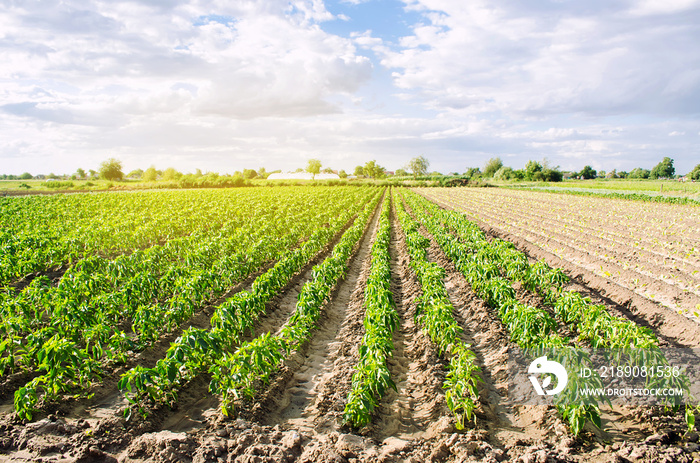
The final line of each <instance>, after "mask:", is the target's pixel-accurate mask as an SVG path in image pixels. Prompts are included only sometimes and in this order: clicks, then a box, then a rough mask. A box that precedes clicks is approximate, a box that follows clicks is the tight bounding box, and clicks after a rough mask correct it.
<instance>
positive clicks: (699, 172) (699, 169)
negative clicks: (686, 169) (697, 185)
mask: <svg viewBox="0 0 700 463" xmlns="http://www.w3.org/2000/svg"><path fill="white" fill-rule="evenodd" d="M688 177H690V179H691V180H700V164H698V165H697V166H695V168H694V169H693V170H691V171H690V173H689V174H688Z"/></svg>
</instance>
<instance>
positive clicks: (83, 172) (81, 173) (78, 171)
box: [75, 168, 85, 178]
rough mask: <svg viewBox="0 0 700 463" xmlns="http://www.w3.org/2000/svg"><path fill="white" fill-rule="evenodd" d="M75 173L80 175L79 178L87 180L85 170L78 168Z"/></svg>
mask: <svg viewBox="0 0 700 463" xmlns="http://www.w3.org/2000/svg"><path fill="white" fill-rule="evenodd" d="M75 173H76V174H77V175H78V178H85V171H84V170H83V169H80V168H78V170H76V171H75Z"/></svg>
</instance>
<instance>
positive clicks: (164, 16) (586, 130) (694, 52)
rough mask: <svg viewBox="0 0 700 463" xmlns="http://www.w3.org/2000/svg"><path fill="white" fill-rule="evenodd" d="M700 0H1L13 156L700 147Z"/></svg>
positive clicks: (691, 158) (558, 157)
mask: <svg viewBox="0 0 700 463" xmlns="http://www.w3.org/2000/svg"><path fill="white" fill-rule="evenodd" d="M698 44H700V0H640V1H632V0H627V1H618V0H587V1H584V2H581V1H574V0H551V1H545V0H532V1H525V2H524V1H521V0H470V1H464V0H404V1H392V0H383V1H373V0H369V1H363V0H329V1H325V2H324V1H322V0H260V1H248V0H241V1H237V0H212V1H205V0H196V1H180V0H141V1H139V0H133V1H120V0H104V1H100V0H64V1H56V0H41V1H38V0H21V1H19V0H0V63H2V65H0V173H5V174H20V173H22V172H27V171H28V172H30V173H32V174H41V173H44V174H46V173H50V172H51V173H57V174H70V173H74V172H75V171H76V169H78V168H83V169H85V170H88V169H95V170H97V169H98V168H99V165H100V163H102V162H103V161H105V160H106V159H108V158H112V157H113V158H117V159H119V160H120V161H122V163H123V165H124V170H125V172H128V171H130V170H132V169H137V168H141V169H146V168H148V167H149V166H151V165H154V166H156V168H159V169H165V168H167V167H174V168H176V169H178V170H180V171H182V172H194V171H195V170H196V169H201V170H202V171H204V172H207V171H212V172H220V173H232V172H234V171H236V170H243V169H246V168H248V169H258V168H260V167H265V168H266V169H267V170H268V171H271V170H276V169H282V170H284V171H286V170H294V169H296V168H299V167H305V166H306V163H307V161H308V159H311V158H316V159H319V160H321V162H322V164H323V166H324V167H331V168H333V169H345V170H347V171H352V170H354V167H355V166H357V165H361V164H364V163H366V162H367V161H370V160H376V161H377V163H379V164H380V165H382V166H384V167H386V168H387V169H389V170H395V169H398V168H401V167H405V166H406V165H407V164H408V162H409V161H410V159H411V158H413V157H416V156H425V157H426V158H427V159H428V160H429V161H430V170H431V171H432V170H435V171H439V172H442V173H449V172H460V173H461V172H464V171H465V170H466V169H467V168H468V167H481V168H483V166H484V164H485V163H486V162H487V161H488V160H489V159H490V158H494V157H500V158H501V159H502V161H503V163H504V164H505V165H507V166H511V167H513V168H522V167H523V166H524V165H525V164H526V163H527V162H528V161H529V160H536V161H538V162H543V161H544V160H545V159H546V161H547V162H548V164H549V165H551V166H559V167H560V168H561V169H563V170H580V169H581V168H583V167H584V166H585V165H591V166H592V167H593V168H595V169H597V170H601V169H602V170H607V171H610V170H612V169H617V170H626V171H629V170H631V169H633V168H635V167H643V168H646V169H651V168H652V167H653V166H654V165H655V164H657V163H658V162H659V161H660V160H661V159H662V158H663V157H664V156H669V157H671V158H672V159H674V161H675V164H674V165H675V167H676V172H677V173H679V174H684V173H687V172H689V171H690V170H692V168H693V167H694V166H695V165H697V164H700V46H698Z"/></svg>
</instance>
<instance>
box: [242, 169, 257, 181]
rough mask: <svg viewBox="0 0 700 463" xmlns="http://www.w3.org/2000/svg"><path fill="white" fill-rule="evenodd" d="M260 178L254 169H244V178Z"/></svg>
mask: <svg viewBox="0 0 700 463" xmlns="http://www.w3.org/2000/svg"><path fill="white" fill-rule="evenodd" d="M257 176H258V173H257V172H255V171H254V170H253V169H243V178H245V179H252V178H255V177H257Z"/></svg>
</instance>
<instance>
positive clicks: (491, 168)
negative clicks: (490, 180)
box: [484, 158, 503, 177]
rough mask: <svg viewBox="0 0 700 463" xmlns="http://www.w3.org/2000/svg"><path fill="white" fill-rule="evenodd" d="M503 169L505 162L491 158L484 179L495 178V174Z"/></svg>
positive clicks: (485, 167) (485, 168) (485, 169)
mask: <svg viewBox="0 0 700 463" xmlns="http://www.w3.org/2000/svg"><path fill="white" fill-rule="evenodd" d="M501 167H503V161H501V158H491V159H489V160H488V162H487V163H486V166H484V177H493V176H494V174H495V173H496V172H497V171H498V169H500V168H501Z"/></svg>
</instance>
